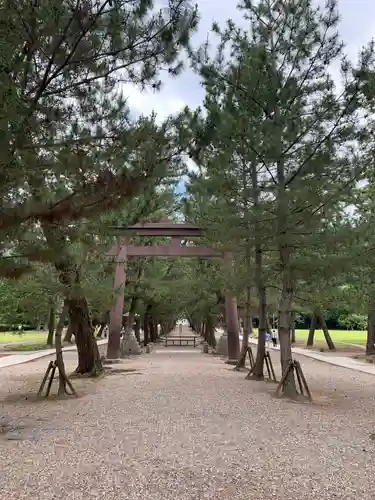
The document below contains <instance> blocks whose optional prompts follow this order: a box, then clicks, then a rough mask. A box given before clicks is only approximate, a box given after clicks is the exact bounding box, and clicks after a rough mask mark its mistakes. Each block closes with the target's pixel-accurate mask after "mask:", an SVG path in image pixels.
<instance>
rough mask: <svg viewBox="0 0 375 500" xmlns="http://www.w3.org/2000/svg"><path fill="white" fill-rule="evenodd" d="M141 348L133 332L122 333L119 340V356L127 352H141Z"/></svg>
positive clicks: (127, 354) (126, 354)
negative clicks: (120, 340)
mask: <svg viewBox="0 0 375 500" xmlns="http://www.w3.org/2000/svg"><path fill="white" fill-rule="evenodd" d="M141 352H142V349H141V346H140V345H139V343H138V340H137V337H136V336H135V335H134V333H133V332H127V333H124V336H123V338H122V342H121V357H123V356H129V354H141Z"/></svg>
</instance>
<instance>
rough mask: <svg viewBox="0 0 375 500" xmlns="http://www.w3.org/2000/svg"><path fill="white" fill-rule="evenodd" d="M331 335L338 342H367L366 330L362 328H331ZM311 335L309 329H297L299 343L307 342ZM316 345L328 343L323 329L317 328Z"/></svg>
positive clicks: (362, 343)
mask: <svg viewBox="0 0 375 500" xmlns="http://www.w3.org/2000/svg"><path fill="white" fill-rule="evenodd" d="M329 333H330V335H331V338H332V340H333V342H335V343H337V344H360V345H365V344H366V335H367V332H366V331H360V330H330V332H329ZM308 335H309V331H308V330H296V340H297V343H298V344H300V343H303V344H306V341H307V337H308ZM314 345H326V341H325V340H324V334H323V331H322V330H315V335H314Z"/></svg>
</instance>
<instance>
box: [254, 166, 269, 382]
mask: <svg viewBox="0 0 375 500" xmlns="http://www.w3.org/2000/svg"><path fill="white" fill-rule="evenodd" d="M251 181H252V187H253V199H254V211H255V217H256V219H255V235H256V236H255V248H254V250H255V283H256V289H257V295H258V301H259V324H258V345H257V353H256V356H255V363H254V366H253V371H252V378H253V379H255V380H263V378H264V357H265V355H266V330H267V293H266V287H265V284H264V277H263V249H262V245H261V243H260V234H259V232H260V229H259V222H260V214H259V194H260V193H259V187H258V173H257V164H256V162H252V166H251Z"/></svg>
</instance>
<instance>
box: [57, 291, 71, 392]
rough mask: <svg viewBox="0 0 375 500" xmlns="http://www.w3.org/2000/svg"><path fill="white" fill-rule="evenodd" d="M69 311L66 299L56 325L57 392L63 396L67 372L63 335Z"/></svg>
mask: <svg viewBox="0 0 375 500" xmlns="http://www.w3.org/2000/svg"><path fill="white" fill-rule="evenodd" d="M68 312H69V304H68V302H67V300H65V301H64V306H63V308H62V311H61V313H60V318H59V321H58V323H57V326H56V333H55V348H56V364H57V368H58V372H59V388H58V391H57V394H58V395H59V396H63V395H64V394H66V392H67V391H66V379H67V376H66V372H65V363H64V358H63V350H62V342H61V336H62V331H63V328H64V323H65V318H66V317H67V315H68Z"/></svg>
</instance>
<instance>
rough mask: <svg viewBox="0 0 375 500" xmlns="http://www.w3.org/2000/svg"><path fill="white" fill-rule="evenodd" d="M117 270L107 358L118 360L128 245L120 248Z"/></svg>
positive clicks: (110, 314)
mask: <svg viewBox="0 0 375 500" xmlns="http://www.w3.org/2000/svg"><path fill="white" fill-rule="evenodd" d="M115 261H116V271H115V282H114V291H115V294H116V297H115V302H114V304H113V306H112V308H111V311H110V313H109V332H108V345H107V359H108V360H117V359H119V358H120V345H121V328H122V315H123V312H124V287H125V281H126V264H127V253H126V245H123V246H121V247H120V248H119V250H118V254H117V256H116V259H115Z"/></svg>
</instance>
